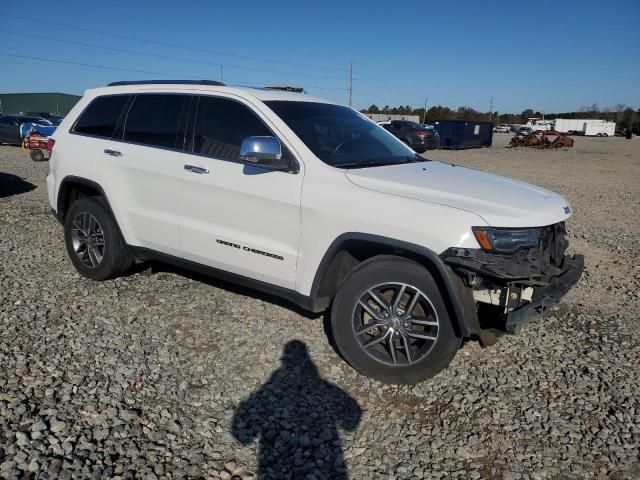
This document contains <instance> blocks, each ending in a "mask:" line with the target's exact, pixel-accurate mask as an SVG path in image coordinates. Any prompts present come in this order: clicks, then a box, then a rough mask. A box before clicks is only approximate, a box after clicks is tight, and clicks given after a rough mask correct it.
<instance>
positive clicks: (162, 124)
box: [124, 94, 189, 148]
mask: <svg viewBox="0 0 640 480" xmlns="http://www.w3.org/2000/svg"><path fill="white" fill-rule="evenodd" d="M187 100H189V96H187V95H170V94H168V95H165V94H148V95H138V96H137V97H136V99H135V100H134V101H133V105H132V106H131V109H130V110H129V113H128V114H127V120H126V123H125V126H124V140H126V141H128V142H135V143H141V144H144V145H149V146H152V147H163V148H176V145H177V143H176V142H177V138H178V129H179V125H180V116H181V115H182V109H183V108H184V107H185V105H186V103H187ZM181 146H182V144H180V147H181Z"/></svg>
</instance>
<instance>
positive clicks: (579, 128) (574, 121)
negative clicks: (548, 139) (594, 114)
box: [555, 118, 604, 135]
mask: <svg viewBox="0 0 640 480" xmlns="http://www.w3.org/2000/svg"><path fill="white" fill-rule="evenodd" d="M598 123H604V120H598V119H592V118H556V120H555V130H556V132H562V133H574V132H575V133H578V134H582V135H586V133H585V132H586V129H587V125H594V124H598Z"/></svg>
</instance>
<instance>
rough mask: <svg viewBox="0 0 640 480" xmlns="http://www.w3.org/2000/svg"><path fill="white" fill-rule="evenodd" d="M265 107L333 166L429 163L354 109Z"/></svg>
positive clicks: (313, 105) (319, 105)
mask: <svg viewBox="0 0 640 480" xmlns="http://www.w3.org/2000/svg"><path fill="white" fill-rule="evenodd" d="M265 103H266V104H267V106H268V107H269V108H271V110H273V111H274V112H275V113H276V114H277V115H278V116H279V117H280V118H281V119H282V120H283V121H284V122H285V123H286V124H287V125H288V126H289V128H291V130H293V131H294V132H295V134H296V135H297V136H298V137H299V138H300V140H302V141H303V142H304V143H305V145H306V146H307V147H308V148H309V149H310V150H311V151H312V152H313V153H314V154H315V155H316V156H317V157H318V158H319V159H320V160H322V161H323V162H325V163H328V164H329V165H333V166H336V167H340V168H358V167H370V166H379V165H392V164H399V163H407V162H413V161H424V160H425V159H423V158H422V157H418V156H417V155H416V153H415V152H414V151H413V150H411V149H410V148H408V147H406V146H405V145H403V144H402V143H401V142H399V141H398V139H396V137H394V136H393V135H392V134H391V133H389V132H387V131H386V130H385V129H384V128H380V126H379V125H376V124H375V123H374V122H372V121H370V120H368V119H366V118H365V117H363V116H362V115H360V114H358V113H357V112H355V111H354V110H353V109H351V108H348V107H342V106H340V105H332V104H328V103H314V102H295V101H268V102H265Z"/></svg>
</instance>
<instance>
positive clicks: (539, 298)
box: [505, 255, 584, 333]
mask: <svg viewBox="0 0 640 480" xmlns="http://www.w3.org/2000/svg"><path fill="white" fill-rule="evenodd" d="M562 266H563V271H562V273H561V274H560V275H557V276H555V277H552V278H551V279H550V281H549V285H547V286H545V287H536V288H535V289H534V294H533V297H532V299H531V302H530V303H527V304H525V305H522V306H521V307H518V308H516V309H514V310H511V311H510V312H508V313H507V314H506V322H505V328H506V330H507V331H508V332H510V333H518V332H519V331H520V328H521V327H522V325H523V324H524V323H525V322H527V321H528V320H530V319H531V318H532V317H535V316H537V315H541V314H543V313H544V312H545V311H546V310H547V309H549V308H551V307H553V306H554V305H556V304H557V303H558V302H559V301H560V299H561V298H562V297H563V296H564V295H565V294H566V293H567V292H568V291H569V290H570V289H571V287H573V286H574V285H575V284H576V283H578V280H580V277H581V276H582V272H583V271H584V256H582V255H574V256H573V257H565V258H564V262H563V265H562Z"/></svg>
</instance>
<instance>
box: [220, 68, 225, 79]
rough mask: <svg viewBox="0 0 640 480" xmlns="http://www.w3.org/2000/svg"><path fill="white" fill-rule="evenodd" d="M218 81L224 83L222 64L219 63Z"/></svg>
mask: <svg viewBox="0 0 640 480" xmlns="http://www.w3.org/2000/svg"><path fill="white" fill-rule="evenodd" d="M220 83H224V65H220Z"/></svg>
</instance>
